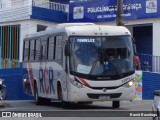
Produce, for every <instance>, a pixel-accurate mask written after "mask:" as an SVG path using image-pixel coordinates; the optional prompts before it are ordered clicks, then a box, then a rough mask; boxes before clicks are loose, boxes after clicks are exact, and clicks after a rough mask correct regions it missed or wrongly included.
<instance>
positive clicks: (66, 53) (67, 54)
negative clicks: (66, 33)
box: [64, 44, 70, 56]
mask: <svg viewBox="0 0 160 120" xmlns="http://www.w3.org/2000/svg"><path fill="white" fill-rule="evenodd" d="M64 53H65V56H69V55H70V52H69V45H68V44H66V45H65V51H64Z"/></svg>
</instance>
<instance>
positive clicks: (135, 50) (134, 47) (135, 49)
mask: <svg viewBox="0 0 160 120" xmlns="http://www.w3.org/2000/svg"><path fill="white" fill-rule="evenodd" d="M133 49H134V54H136V53H137V48H136V44H135V43H134V44H133Z"/></svg>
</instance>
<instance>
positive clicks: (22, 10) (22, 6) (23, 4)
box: [0, 0, 32, 23]
mask: <svg viewBox="0 0 160 120" xmlns="http://www.w3.org/2000/svg"><path fill="white" fill-rule="evenodd" d="M31 14H32V0H16V2H13V1H12V0H1V3H0V23H2V22H11V21H17V20H25V19H29V18H30V15H31Z"/></svg>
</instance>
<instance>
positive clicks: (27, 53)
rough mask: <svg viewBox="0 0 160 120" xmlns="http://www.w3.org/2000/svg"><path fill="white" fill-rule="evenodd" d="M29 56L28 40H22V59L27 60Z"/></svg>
mask: <svg viewBox="0 0 160 120" xmlns="http://www.w3.org/2000/svg"><path fill="white" fill-rule="evenodd" d="M28 58H29V41H25V42H24V61H28Z"/></svg>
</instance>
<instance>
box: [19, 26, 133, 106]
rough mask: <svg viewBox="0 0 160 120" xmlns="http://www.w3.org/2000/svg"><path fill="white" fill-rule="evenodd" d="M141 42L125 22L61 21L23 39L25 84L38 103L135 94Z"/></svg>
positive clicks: (116, 102) (125, 97) (123, 97)
mask: <svg viewBox="0 0 160 120" xmlns="http://www.w3.org/2000/svg"><path fill="white" fill-rule="evenodd" d="M134 46H135V43H134V40H133V38H132V37H131V33H130V32H129V30H128V29H127V28H125V27H123V26H106V25H96V24H91V23H88V24H87V23H84V24H83V23H82V24H80V23H79V24H78V23H77V24H76V23H75V24H71V23H70V24H69V23H68V24H67V23H66V24H65V23H64V24H60V25H57V27H54V28H50V29H47V30H46V31H42V32H39V33H35V34H32V35H29V36H28V37H27V38H25V39H24V43H23V62H22V66H23V88H24V92H25V93H26V94H29V95H32V96H35V103H36V104H42V103H43V102H50V101H59V102H62V106H63V107H64V108H65V107H66V106H68V104H70V103H92V102H94V101H112V107H113V108H119V107H120V101H132V100H133V99H134V97H135V85H134V77H135V68H134V60H133V57H134V53H135V49H134V48H135V47H134Z"/></svg>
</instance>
